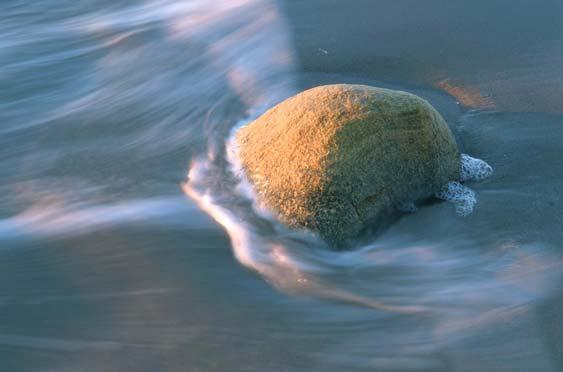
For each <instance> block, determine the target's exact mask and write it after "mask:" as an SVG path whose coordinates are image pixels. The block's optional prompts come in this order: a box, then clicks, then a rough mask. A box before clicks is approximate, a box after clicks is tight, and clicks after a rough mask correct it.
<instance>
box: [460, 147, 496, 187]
mask: <svg viewBox="0 0 563 372" xmlns="http://www.w3.org/2000/svg"><path fill="white" fill-rule="evenodd" d="M491 174H493V167H491V166H490V165H489V164H487V163H486V162H485V161H483V160H481V159H476V158H472V157H471V156H469V155H467V154H461V182H465V181H481V180H484V179H485V178H487V177H489V176H490V175H491Z"/></svg>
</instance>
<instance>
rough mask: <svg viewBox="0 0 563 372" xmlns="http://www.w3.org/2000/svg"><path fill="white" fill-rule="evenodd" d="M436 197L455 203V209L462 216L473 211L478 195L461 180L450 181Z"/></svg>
mask: <svg viewBox="0 0 563 372" xmlns="http://www.w3.org/2000/svg"><path fill="white" fill-rule="evenodd" d="M436 197H437V198H439V199H442V200H445V201H449V202H451V203H454V204H455V210H456V212H457V213H458V214H459V215H460V216H467V215H468V214H470V213H471V212H473V208H475V204H477V197H476V196H475V192H474V191H473V190H471V189H470V188H469V187H467V186H464V185H462V184H461V183H459V182H454V181H452V182H448V183H447V185H446V186H444V188H443V189H442V190H441V191H440V192H439V193H437V194H436Z"/></svg>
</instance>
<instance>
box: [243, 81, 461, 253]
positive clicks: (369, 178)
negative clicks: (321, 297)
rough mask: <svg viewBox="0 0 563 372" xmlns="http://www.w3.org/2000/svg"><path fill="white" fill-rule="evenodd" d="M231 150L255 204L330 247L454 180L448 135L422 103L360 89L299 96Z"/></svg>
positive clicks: (253, 126)
mask: <svg viewBox="0 0 563 372" xmlns="http://www.w3.org/2000/svg"><path fill="white" fill-rule="evenodd" d="M236 143H237V145H238V149H237V151H238V157H239V160H240V162H241V165H242V168H243V170H244V172H245V174H246V176H247V177H248V179H249V181H250V182H251V183H252V184H253V185H254V188H255V190H256V192H257V196H258V198H259V200H260V201H261V203H262V204H263V205H264V206H266V207H267V208H268V209H270V210H271V211H274V212H275V213H276V214H277V215H278V217H279V219H280V220H281V221H282V222H284V223H285V224H287V225H289V226H291V227H299V228H306V229H309V230H312V231H314V232H317V233H318V234H319V235H320V236H321V237H322V238H324V239H325V240H326V241H328V242H329V243H331V244H337V245H338V244H340V243H342V242H344V241H346V240H347V239H349V238H353V237H354V236H356V235H357V234H358V233H359V232H360V231H362V229H363V228H364V227H366V226H367V225H371V226H376V225H377V224H379V223H381V222H382V221H385V220H386V219H387V218H388V217H389V216H390V215H392V214H393V212H394V211H396V210H397V209H398V208H400V207H401V206H404V205H408V204H410V203H412V202H415V201H417V200H420V199H424V198H428V197H430V196H432V195H433V194H434V193H436V192H438V191H440V189H441V188H442V187H443V186H444V185H445V184H446V183H447V182H448V181H451V180H459V178H460V154H459V151H458V148H457V144H456V141H455V138H454V136H453V134H452V132H451V131H450V129H449V128H448V125H447V124H446V122H445V121H444V119H443V118H442V116H441V115H440V114H439V113H438V112H437V111H436V110H435V109H434V108H433V107H432V106H431V105H430V104H429V103H428V102H426V101H425V100H423V99H422V98H419V97H417V96H415V95H413V94H410V93H406V92H401V91H393V90H389V89H382V88H375V87H370V86H365V85H347V84H336V85H327V86H320V87H316V88H312V89H309V90H306V91H304V92H302V93H299V94H297V95H296V96H293V97H291V98H289V99H287V100H285V101H283V102H282V103H280V104H278V105H277V106H275V107H273V108H271V109H270V110H268V111H267V112H266V113H264V114H263V115H262V116H260V117H259V118H258V119H256V120H254V121H253V122H251V123H250V124H248V125H246V126H244V127H242V128H240V129H239V131H238V132H237V133H236Z"/></svg>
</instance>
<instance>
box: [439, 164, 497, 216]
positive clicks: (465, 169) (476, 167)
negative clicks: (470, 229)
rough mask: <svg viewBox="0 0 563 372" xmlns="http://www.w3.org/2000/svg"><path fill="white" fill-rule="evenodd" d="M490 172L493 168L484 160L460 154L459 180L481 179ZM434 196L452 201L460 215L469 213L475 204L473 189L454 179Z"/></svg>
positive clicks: (475, 197) (475, 198) (491, 172)
mask: <svg viewBox="0 0 563 372" xmlns="http://www.w3.org/2000/svg"><path fill="white" fill-rule="evenodd" d="M491 174H493V168H492V167H491V166H490V165H489V164H487V163H486V162H485V161H483V160H481V159H476V158H472V157H471V156H469V155H467V154H461V176H460V181H461V182H465V181H482V180H484V179H485V178H487V177H489V176H490V175H491ZM435 196H436V197H437V198H438V199H442V200H445V201H448V202H451V203H454V205H455V210H456V212H457V214H459V215H460V216H467V215H469V214H471V212H473V209H474V208H475V205H476V204H477V196H476V195H475V191H473V190H471V189H470V188H469V187H467V186H464V185H462V184H461V183H460V182H455V181H451V182H448V183H447V184H446V185H445V186H444V187H443V188H442V190H440V192H438V193H437V194H436V195H435Z"/></svg>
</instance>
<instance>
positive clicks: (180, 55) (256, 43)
mask: <svg viewBox="0 0 563 372" xmlns="http://www.w3.org/2000/svg"><path fill="white" fill-rule="evenodd" d="M562 14H563V4H562V3H560V2H559V1H557V0H545V1H541V2H539V3H538V2H531V1H506V0H500V1H495V2H494V4H492V3H490V2H474V1H466V2H463V3H461V2H456V3H455V4H454V3H451V4H450V3H447V4H446V3H444V2H440V1H437V0H436V1H435V0H428V1H424V2H416V4H415V3H413V2H411V1H402V0H401V1H387V0H385V1H378V2H374V1H368V0H358V1H357V2H350V3H344V2H338V1H320V0H314V1H307V2H305V1H297V0H288V1H286V2H281V3H277V2H274V1H269V0H218V1H213V2H211V1H203V0H186V1H181V0H176V1H174V0H145V1H132V0H119V1H115V0H114V1H107V0H86V1H80V2H78V1H65V0H57V1H54V0H37V1H33V2H24V1H22V0H7V1H4V2H2V4H0V35H2V37H1V38H0V88H1V89H0V119H1V120H0V123H1V125H0V190H1V191H2V192H1V193H0V371H1V372H25V371H50V372H54V371H57V372H77V371H85V372H86V371H88V372H91V371H96V372H97V371H101V372H102V371H103V372H106V371H108V372H109V371H115V372H118V371H119V372H124V371H135V372H136V371H147V372H148V371H151V372H152V371H163V372H168V371H190V372H192V371H195V372H198V371H201V372H210V371H218V372H219V371H220V372H223V371H241V372H243V371H244V372H247V371H248V372H249V371H260V372H266V371H272V372H279V371H374V370H375V371H433V372H434V371H472V372H473V371H480V372H481V371H483V372H487V371H495V372H496V371H507V372H514V371H540V372H543V371H546V372H550V371H553V372H557V371H561V370H563V338H562V337H561V334H563V323H562V322H561V321H560V318H561V314H562V311H563V291H562V286H561V284H560V283H561V274H562V273H563V251H562V249H563V229H562V228H561V226H562V225H563V212H562V210H563V197H562V196H561V190H563V156H562V155H561V143H563V89H562V87H563V85H562V83H563V80H562V78H561V76H563V70H562V66H563V48H562V47H563V18H562V16H561V15H562ZM335 82H348V83H362V84H370V85H377V86H383V87H388V88H393V89H402V90H406V91H409V92H412V93H415V94H418V95H420V96H422V97H424V98H426V99H427V100H429V101H430V102H431V103H432V104H433V105H434V106H435V107H436V108H437V109H438V110H439V111H440V112H441V113H442V114H443V115H444V117H445V118H446V120H447V121H448V123H449V124H450V127H451V128H452V130H453V131H454V133H455V135H456V138H457V140H458V143H459V145H460V148H461V150H462V152H464V153H467V154H469V155H471V156H475V157H478V158H481V159H484V160H486V161H487V162H488V163H489V164H491V166H492V167H493V168H494V173H493V175H492V176H491V177H489V178H487V179H485V180H482V181H480V182H468V183H467V184H466V185H467V186H469V187H471V189H472V190H473V192H474V195H475V197H476V199H477V204H476V205H475V206H474V209H473V211H472V213H470V214H468V215H466V216H462V215H460V214H459V213H456V208H455V206H454V205H452V204H451V203H446V202H438V201H437V202H433V203H429V204H425V205H422V206H419V208H418V210H417V211H416V213H410V214H408V215H405V216H404V217H402V218H401V219H400V220H399V221H398V222H397V223H395V224H394V225H392V226H391V227H390V228H389V229H388V230H386V231H385V232H384V233H383V234H382V235H380V236H378V237H377V238H373V239H371V240H370V241H367V242H362V243H359V244H358V247H356V248H355V249H353V250H349V251H343V252H335V251H332V250H330V249H328V248H327V247H326V245H325V244H324V243H323V242H322V241H321V240H319V239H318V238H316V237H315V236H313V235H311V234H308V233H306V232H303V231H291V230H288V229H287V228H285V227H283V226H281V225H280V224H278V223H277V222H276V221H275V220H274V219H273V218H272V217H271V216H270V215H269V213H268V211H264V210H262V209H260V207H259V206H257V205H256V201H255V200H254V199H253V195H252V190H251V186H250V185H248V184H247V183H245V181H244V179H243V178H241V177H240V176H241V172H240V169H238V167H237V162H236V156H235V153H234V152H233V151H232V150H233V147H232V144H231V143H230V142H229V138H230V135H231V133H232V131H233V130H234V129H235V128H236V127H237V126H239V125H243V124H244V123H245V122H247V121H248V120H250V119H251V118H253V117H255V116H256V115H259V114H260V113H261V112H263V111H264V110H265V109H267V108H268V107H271V106H272V105H274V104H275V103H277V102H279V101H281V100H283V99H284V98H286V97H288V96H290V95H292V94H295V93H296V92H298V91H300V90H302V89H305V88H307V87H311V86H316V85H321V84H328V83H335ZM458 209H459V208H458ZM458 211H459V210H458Z"/></svg>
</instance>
